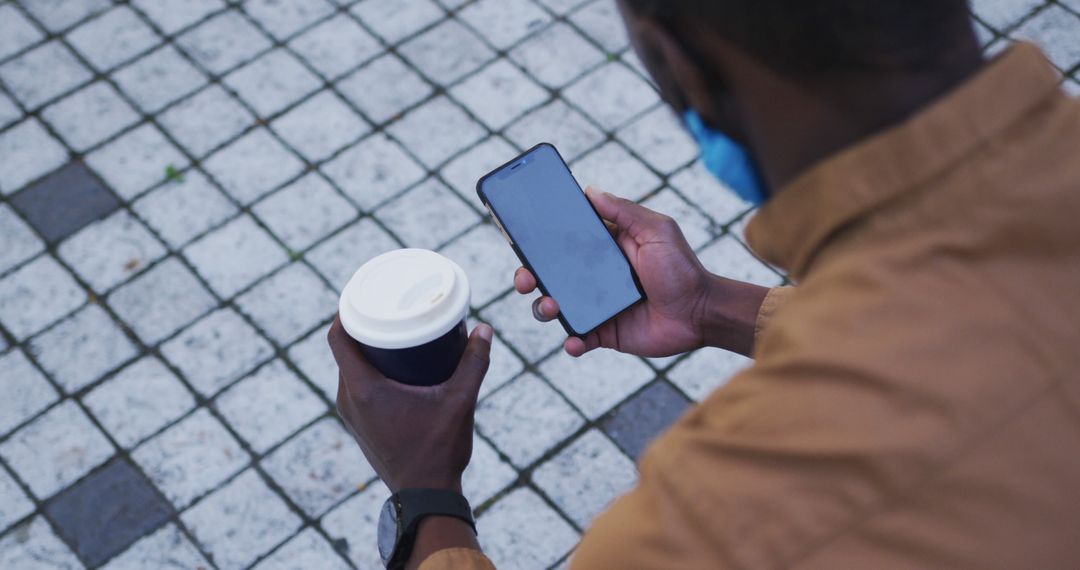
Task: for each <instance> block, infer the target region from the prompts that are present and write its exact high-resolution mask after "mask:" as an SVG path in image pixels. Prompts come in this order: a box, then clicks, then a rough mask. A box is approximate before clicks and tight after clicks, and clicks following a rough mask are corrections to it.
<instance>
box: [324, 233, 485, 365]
mask: <svg viewBox="0 0 1080 570" xmlns="http://www.w3.org/2000/svg"><path fill="white" fill-rule="evenodd" d="M468 311H469V280H468V278H467V277H466V276H465V271H464V270H462V269H461V267H459V266H458V264H456V263H454V262H453V261H450V260H449V259H447V258H445V257H443V256H441V255H439V254H437V253H435V252H433V251H428V250H426V249H399V250H396V251H391V252H388V253H384V254H382V255H380V256H378V257H376V258H375V259H372V260H371V261H369V262H367V263H365V264H364V265H363V266H362V267H361V268H360V269H358V270H357V271H356V273H355V274H353V276H352V279H350V280H349V283H348V284H347V285H345V290H344V291H342V292H341V300H340V301H339V303H338V312H339V314H340V315H341V324H342V326H344V327H345V331H346V332H348V333H349V336H351V337H353V338H354V339H356V341H357V342H360V343H362V344H366V345H368V346H371V347H375V348H386V349H399V348H411V347H414V346H420V345H422V344H425V343H428V342H431V341H433V340H435V339H437V338H439V337H441V336H442V335H444V334H446V333H447V332H449V331H450V330H451V329H453V328H454V327H455V326H457V325H458V323H460V322H461V320H462V319H464V318H465V315H466V314H467V313H468Z"/></svg>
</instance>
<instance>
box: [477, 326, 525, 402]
mask: <svg viewBox="0 0 1080 570" xmlns="http://www.w3.org/2000/svg"><path fill="white" fill-rule="evenodd" d="M474 328H476V324H475V323H470V326H469V330H470V331H471V330H472V329H474ZM490 360H491V363H490V364H489V365H488V373H487V376H485V377H484V383H483V384H481V385H480V394H479V397H480V399H484V398H485V397H487V395H488V394H490V393H492V392H494V391H495V390H498V389H499V388H501V387H502V386H505V385H506V383H507V382H510V381H511V380H513V379H514V378H516V377H517V376H518V374H521V372H522V371H523V370H525V363H524V362H522V361H521V358H519V357H518V355H516V354H514V353H513V352H512V351H511V350H510V347H508V346H506V343H505V342H503V341H502V340H501V339H500V338H499V337H497V336H496V337H495V338H494V340H492V343H491V357H490Z"/></svg>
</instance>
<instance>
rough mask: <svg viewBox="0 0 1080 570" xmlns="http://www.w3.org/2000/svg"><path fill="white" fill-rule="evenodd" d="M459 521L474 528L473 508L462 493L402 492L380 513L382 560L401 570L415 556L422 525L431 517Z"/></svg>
mask: <svg viewBox="0 0 1080 570" xmlns="http://www.w3.org/2000/svg"><path fill="white" fill-rule="evenodd" d="M434 515H438V516H448V517H455V518H459V519H461V520H463V521H465V522H467V523H469V526H471V527H472V529H473V532H476V523H475V522H473V517H472V508H470V507H469V501H467V500H465V497H463V496H462V495H461V494H460V493H455V492H453V491H443V490H436V489H402V490H400V491H398V492H397V493H394V494H393V495H390V498H389V499H387V500H386V503H384V504H383V508H382V512H381V513H379V537H378V538H379V556H381V557H382V561H383V564H385V565H386V567H387V568H389V569H390V570H399V569H401V568H404V567H405V563H406V562H408V560H409V555H410V554H412V549H413V544H415V542H416V531H417V528H418V527H419V526H420V521H421V520H423V519H424V518H426V517H430V516H434Z"/></svg>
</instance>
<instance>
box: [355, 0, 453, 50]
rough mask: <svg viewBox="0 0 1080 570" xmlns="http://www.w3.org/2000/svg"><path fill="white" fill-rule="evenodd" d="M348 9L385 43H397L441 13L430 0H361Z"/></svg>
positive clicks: (433, 20)
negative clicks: (361, 0)
mask: <svg viewBox="0 0 1080 570" xmlns="http://www.w3.org/2000/svg"><path fill="white" fill-rule="evenodd" d="M351 11H352V13H353V14H355V15H356V16H357V17H358V18H360V20H361V21H363V22H364V23H365V24H367V25H368V27H370V28H371V29H373V30H375V33H377V34H379V35H380V36H381V37H382V38H383V39H384V40H386V41H387V42H389V43H397V42H399V41H401V40H402V39H404V38H406V37H408V36H411V35H412V34H414V33H416V32H418V31H420V30H421V29H423V28H424V27H426V26H428V25H430V24H433V23H435V22H437V21H438V20H440V19H441V18H443V17H444V16H445V14H446V13H445V12H444V11H443V10H442V8H440V7H439V5H438V4H436V3H434V2H432V1H431V0H365V1H364V2H360V3H358V4H356V5H354V6H353V7H352V10H351Z"/></svg>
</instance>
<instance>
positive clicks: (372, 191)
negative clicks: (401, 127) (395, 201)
mask: <svg viewBox="0 0 1080 570" xmlns="http://www.w3.org/2000/svg"><path fill="white" fill-rule="evenodd" d="M322 172H323V173H325V174H326V175H327V176H328V177H329V178H330V179H331V180H333V181H334V183H335V184H336V185H337V187H338V188H340V189H341V190H342V191H343V192H345V194H346V195H348V196H349V198H352V200H353V201H354V202H356V204H357V205H359V206H360V207H361V208H363V209H365V210H367V211H371V210H372V209H374V208H375V207H376V206H378V205H379V204H381V203H383V202H385V201H386V200H388V199H389V198H391V197H392V196H395V195H397V194H398V193H400V192H401V191H403V190H405V189H406V188H408V187H410V186H412V185H414V184H416V183H417V182H420V181H421V180H423V179H424V168H423V167H422V166H420V165H419V164H418V163H417V162H416V161H415V160H413V159H412V158H411V157H409V155H408V154H406V153H405V151H404V150H403V149H402V148H401V146H400V145H398V144H397V143H395V142H394V141H392V140H390V139H389V138H388V137H387V136H386V135H384V134H382V133H378V134H375V135H373V136H370V137H368V138H366V139H364V140H363V141H361V142H360V144H358V145H356V146H353V147H352V148H349V149H348V150H346V151H345V152H343V153H341V154H340V155H338V156H337V157H336V158H334V159H333V160H331V161H330V162H328V163H326V164H324V165H323V167H322Z"/></svg>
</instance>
